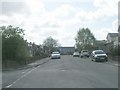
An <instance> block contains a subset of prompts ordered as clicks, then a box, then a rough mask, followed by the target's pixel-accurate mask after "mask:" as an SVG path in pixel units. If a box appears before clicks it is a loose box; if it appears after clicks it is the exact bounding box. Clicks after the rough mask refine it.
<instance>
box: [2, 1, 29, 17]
mask: <svg viewBox="0 0 120 90" xmlns="http://www.w3.org/2000/svg"><path fill="white" fill-rule="evenodd" d="M1 5H2V15H8V16H11V15H13V14H15V13H17V14H27V15H28V14H29V13H30V12H29V9H28V8H27V7H26V4H25V3H24V2H1Z"/></svg>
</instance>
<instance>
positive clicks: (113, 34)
mask: <svg viewBox="0 0 120 90" xmlns="http://www.w3.org/2000/svg"><path fill="white" fill-rule="evenodd" d="M108 35H110V37H117V36H118V33H108Z"/></svg>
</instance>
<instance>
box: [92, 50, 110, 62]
mask: <svg viewBox="0 0 120 90" xmlns="http://www.w3.org/2000/svg"><path fill="white" fill-rule="evenodd" d="M91 60H92V61H95V62H97V61H108V56H107V54H106V53H105V52H104V51H103V50H94V51H93V52H92V54H91Z"/></svg>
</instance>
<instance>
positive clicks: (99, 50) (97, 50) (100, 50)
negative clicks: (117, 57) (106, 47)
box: [93, 50, 104, 52]
mask: <svg viewBox="0 0 120 90" xmlns="http://www.w3.org/2000/svg"><path fill="white" fill-rule="evenodd" d="M98 51H102V52H104V51H103V50H94V51H93V52H98Z"/></svg>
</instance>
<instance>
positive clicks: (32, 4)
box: [0, 0, 119, 46]
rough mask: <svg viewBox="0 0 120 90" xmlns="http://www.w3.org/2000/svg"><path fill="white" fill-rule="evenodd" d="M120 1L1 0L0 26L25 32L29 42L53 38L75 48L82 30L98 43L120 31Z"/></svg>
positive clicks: (41, 41)
mask: <svg viewBox="0 0 120 90" xmlns="http://www.w3.org/2000/svg"><path fill="white" fill-rule="evenodd" d="M118 2H119V0H0V11H1V12H0V26H2V25H5V26H7V25H13V26H15V27H20V28H22V29H24V30H25V36H24V37H25V39H27V41H28V42H35V43H36V44H42V43H43V41H44V40H45V39H46V38H47V37H49V36H51V37H52V38H54V39H56V40H58V42H59V43H60V44H61V46H74V45H75V37H76V35H77V32H78V30H79V29H81V28H89V29H90V30H91V32H92V33H93V35H94V36H95V38H96V39H97V40H106V37H107V34H108V33H116V32H117V31H118Z"/></svg>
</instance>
